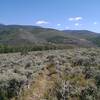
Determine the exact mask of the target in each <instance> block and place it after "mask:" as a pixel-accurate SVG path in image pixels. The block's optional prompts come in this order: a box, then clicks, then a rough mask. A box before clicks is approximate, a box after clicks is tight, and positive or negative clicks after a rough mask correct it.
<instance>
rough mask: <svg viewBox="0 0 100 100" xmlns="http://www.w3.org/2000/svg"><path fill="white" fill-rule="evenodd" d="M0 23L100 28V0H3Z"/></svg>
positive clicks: (0, 9)
mask: <svg viewBox="0 0 100 100" xmlns="http://www.w3.org/2000/svg"><path fill="white" fill-rule="evenodd" d="M0 23H2V24H22V25H23V24H25V25H39V26H43V27H51V28H57V29H82V30H83V29H86V30H91V31H96V32H100V27H99V26H100V0H0Z"/></svg>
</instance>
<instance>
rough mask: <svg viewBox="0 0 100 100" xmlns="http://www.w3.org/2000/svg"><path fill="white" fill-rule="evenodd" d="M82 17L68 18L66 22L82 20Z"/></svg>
mask: <svg viewBox="0 0 100 100" xmlns="http://www.w3.org/2000/svg"><path fill="white" fill-rule="evenodd" d="M82 19H83V17H70V18H69V19H68V20H69V21H79V20H82Z"/></svg>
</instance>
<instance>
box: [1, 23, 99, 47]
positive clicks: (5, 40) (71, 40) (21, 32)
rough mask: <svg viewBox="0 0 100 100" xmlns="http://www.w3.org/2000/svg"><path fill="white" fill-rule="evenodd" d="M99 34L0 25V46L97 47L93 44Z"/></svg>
mask: <svg viewBox="0 0 100 100" xmlns="http://www.w3.org/2000/svg"><path fill="white" fill-rule="evenodd" d="M98 36H100V35H99V34H97V33H95V32H91V31H87V30H64V31H60V30H56V29H50V28H42V27H39V26H31V25H30V26H29V25H2V24H0V44H8V45H30V44H37V45H38V44H48V43H51V44H52V43H53V44H64V45H75V46H86V47H87V46H97V45H98V44H99V43H96V42H94V40H95V39H97V37H98Z"/></svg>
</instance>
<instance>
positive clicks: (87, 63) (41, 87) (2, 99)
mask: <svg viewBox="0 0 100 100" xmlns="http://www.w3.org/2000/svg"><path fill="white" fill-rule="evenodd" d="M0 100H100V48H87V49H85V48H79V49H68V50H50V51H35V52H30V53H28V54H27V55H21V54H20V53H9V54H1V55H0Z"/></svg>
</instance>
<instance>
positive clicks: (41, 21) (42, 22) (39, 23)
mask: <svg viewBox="0 0 100 100" xmlns="http://www.w3.org/2000/svg"><path fill="white" fill-rule="evenodd" d="M48 23H49V22H47V21H45V20H38V21H37V22H36V24H37V25H42V24H48Z"/></svg>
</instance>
